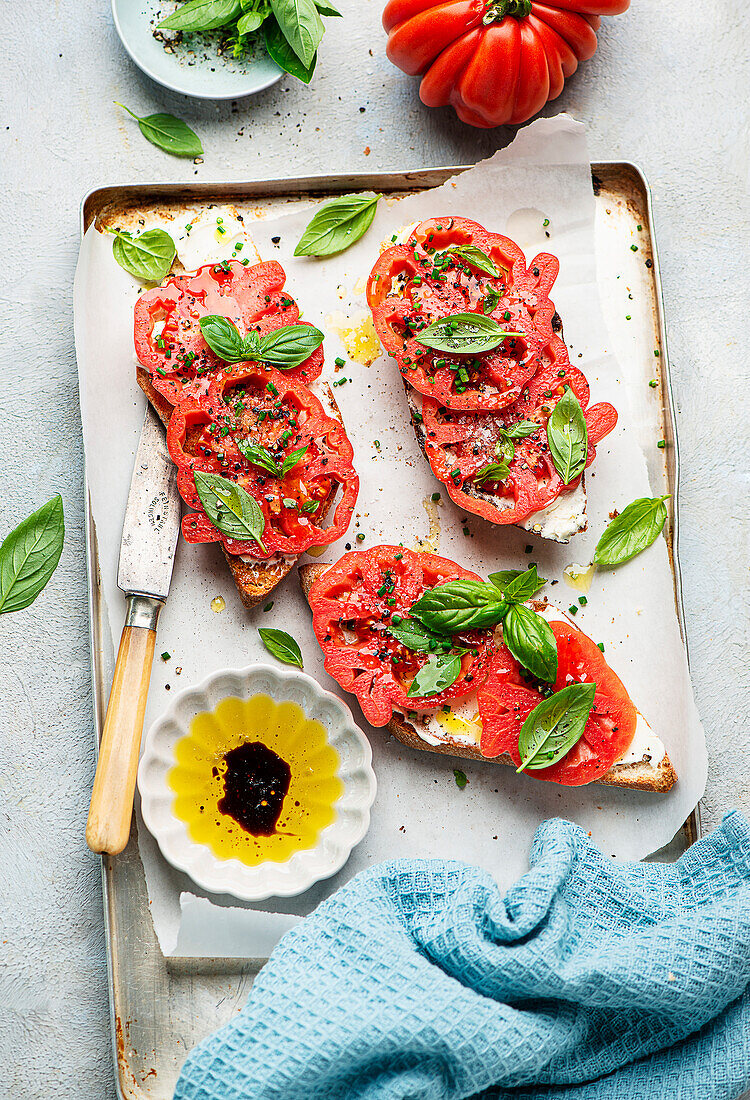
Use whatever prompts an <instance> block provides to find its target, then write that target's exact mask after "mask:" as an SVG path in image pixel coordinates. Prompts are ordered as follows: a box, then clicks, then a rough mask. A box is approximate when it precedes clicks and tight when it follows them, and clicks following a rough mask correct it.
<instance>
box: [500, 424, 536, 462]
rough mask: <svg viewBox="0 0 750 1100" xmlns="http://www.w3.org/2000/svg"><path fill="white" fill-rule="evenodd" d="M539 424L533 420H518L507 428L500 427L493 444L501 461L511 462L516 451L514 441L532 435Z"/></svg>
mask: <svg viewBox="0 0 750 1100" xmlns="http://www.w3.org/2000/svg"><path fill="white" fill-rule="evenodd" d="M538 427H539V425H538V424H537V423H536V422H535V421H534V420H519V421H518V423H517V424H511V425H510V427H509V428H500V429H499V432H500V438H499V440H498V441H497V443H496V444H495V454H496V456H497V457H498V458H499V459H501V460H502V461H503V462H512V461H513V458H514V457H515V453H516V443H517V441H518V440H519V439H527V438H528V436H530V435H533V434H534V432H535V431H536V430H537V428H538Z"/></svg>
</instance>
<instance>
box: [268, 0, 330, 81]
mask: <svg viewBox="0 0 750 1100" xmlns="http://www.w3.org/2000/svg"><path fill="white" fill-rule="evenodd" d="M271 11H272V12H273V14H274V16H275V17H276V22H277V23H278V24H279V27H280V28H281V31H282V34H283V35H284V38H286V40H287V42H288V43H289V45H290V46H291V47H292V49H293V50H294V52H295V53H296V55H297V57H298V58H299V59H300V61H301V62H302V64H303V65H304V66H305V67H306V68H307V67H309V66H310V65H311V64H312V62H313V58H314V57H315V51H316V50H317V48H318V46H319V45H320V40H321V39H322V37H323V32H324V30H325V28H324V27H323V20H322V19H321V18H320V13H319V12H318V9H317V8H316V7H315V3H314V0H271Z"/></svg>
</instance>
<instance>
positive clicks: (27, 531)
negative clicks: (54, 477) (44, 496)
mask: <svg viewBox="0 0 750 1100" xmlns="http://www.w3.org/2000/svg"><path fill="white" fill-rule="evenodd" d="M64 538H65V518H64V516H63V504H62V498H61V497H60V495H59V494H58V495H56V496H54V497H52V500H48V501H47V503H46V504H43V505H42V507H41V508H39V509H37V511H36V512H32V513H31V515H30V516H27V518H26V519H24V520H22V521H21V522H20V523H19V524H18V526H17V527H16V528H14V529H13V530H12V531H11V532H10V534H8V535H6V537H5V539H4V540H3V543H2V546H0V615H7V614H9V613H10V612H11V611H23V609H24V608H25V607H28V606H29V604H31V603H33V602H34V600H35V599H36V598H37V596H38V595H39V593H40V592H41V591H42V589H43V588H44V586H45V585H46V583H47V581H48V580H49V579H50V577H51V576H52V574H53V573H54V571H55V569H56V568H57V563H58V562H59V560H60V554H61V553H62V548H63V540H64Z"/></svg>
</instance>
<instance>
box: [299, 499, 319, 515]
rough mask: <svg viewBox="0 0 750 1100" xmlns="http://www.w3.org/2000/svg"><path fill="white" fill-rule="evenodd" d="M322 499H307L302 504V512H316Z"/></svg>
mask: <svg viewBox="0 0 750 1100" xmlns="http://www.w3.org/2000/svg"><path fill="white" fill-rule="evenodd" d="M320 505H321V501H319V500H306V501H305V503H304V504H300V511H301V512H315V511H317V509H318V508H319V507H320Z"/></svg>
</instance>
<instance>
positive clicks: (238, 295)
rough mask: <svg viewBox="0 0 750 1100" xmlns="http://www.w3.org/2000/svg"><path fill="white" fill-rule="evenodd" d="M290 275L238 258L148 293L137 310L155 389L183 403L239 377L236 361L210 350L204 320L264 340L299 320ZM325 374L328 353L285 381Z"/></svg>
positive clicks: (140, 345) (138, 346) (142, 355)
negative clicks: (212, 318) (215, 318)
mask: <svg viewBox="0 0 750 1100" xmlns="http://www.w3.org/2000/svg"><path fill="white" fill-rule="evenodd" d="M285 280H286V275H285V273H284V269H283V267H282V266H281V264H278V263H276V262H275V261H269V262H267V263H260V264H255V265H254V266H247V267H245V266H243V264H242V263H240V262H239V261H237V260H231V261H225V262H224V263H222V264H207V265H206V266H205V267H201V268H199V269H198V271H197V272H196V273H195V274H194V275H170V276H169V278H167V279H166V280H165V281H164V283H162V285H161V286H158V287H155V288H154V289H153V290H147V291H145V293H143V294H141V296H140V298H139V299H138V301H137V302H136V306H135V333H134V337H135V350H136V355H137V356H138V360H139V362H140V363H141V364H142V365H143V366H144V367H145V368H146V370H147V371H148V372H149V374H150V375H151V381H152V383H153V386H154V388H155V389H156V390H158V392H159V393H160V394H162V395H163V396H164V397H165V398H166V399H167V401H169V402H170V404H172V405H176V404H177V403H178V402H180V401H182V400H183V399H184V398H185V397H197V396H199V395H200V394H202V393H206V392H207V390H208V386H209V383H210V381H211V379H212V378H214V377H217V376H218V375H220V374H223V373H228V374H231V373H232V369H233V368H232V366H231V364H227V363H225V362H224V360H223V359H219V357H218V356H217V355H215V354H214V352H212V351H211V349H210V348H209V346H208V344H207V343H206V341H205V340H204V339H203V333H202V332H201V327H200V319H201V317H206V316H208V315H209V314H221V315H222V316H224V317H228V318H229V319H230V320H231V321H234V323H235V324H236V325H237V327H238V328H239V330H240V332H241V334H242V335H243V336H244V335H245V334H246V333H247V332H249V330H250V329H251V328H253V329H255V331H256V332H258V333H260V334H261V336H264V335H266V334H267V333H268V332H271V331H273V330H274V329H278V328H281V327H283V326H284V325H294V324H297V323H298V322H299V309H298V308H297V303H296V302H295V301H294V299H293V298H291V297H290V296H289V295H288V294H286V293H285V292H284V289H283V288H284V282H285ZM322 369H323V349H322V347H321V348H318V349H317V350H316V351H314V352H313V354H312V355H311V356H310V358H309V359H307V360H305V362H304V363H302V365H301V366H299V367H295V368H294V369H293V370H289V371H284V374H285V376H287V377H289V378H291V379H294V380H297V381H300V382H312V381H313V380H314V379H315V378H317V377H318V376H319V374H320V372H321V370H322Z"/></svg>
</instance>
